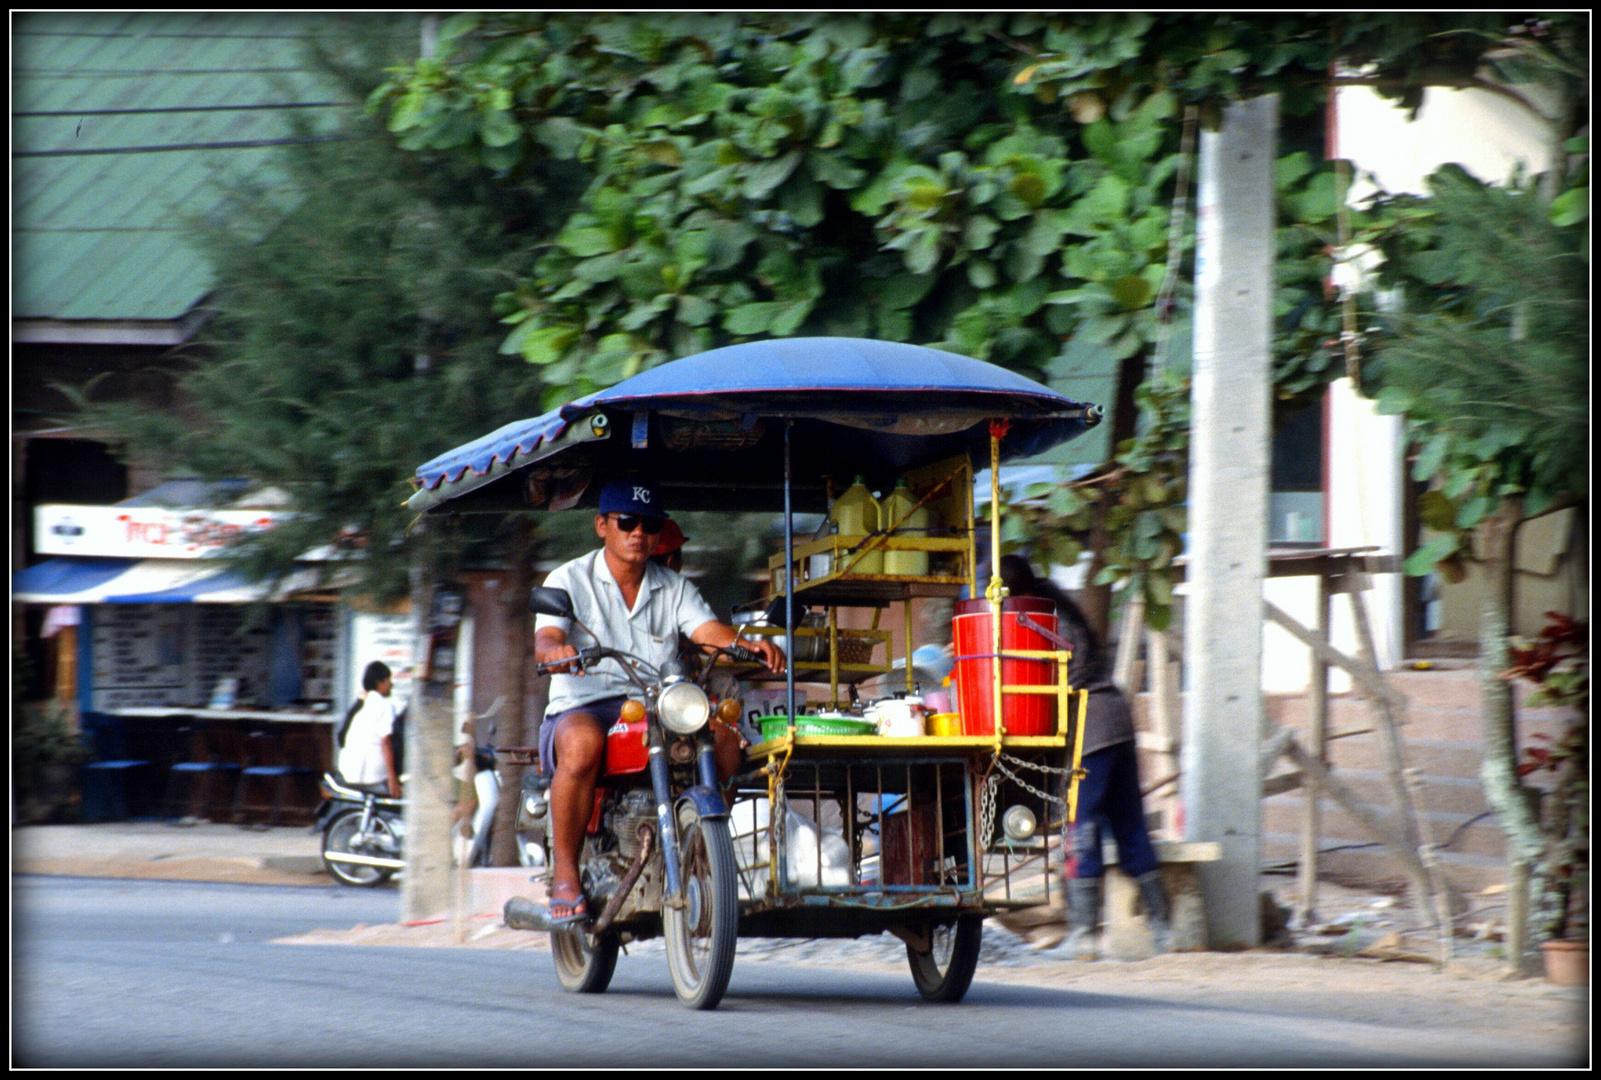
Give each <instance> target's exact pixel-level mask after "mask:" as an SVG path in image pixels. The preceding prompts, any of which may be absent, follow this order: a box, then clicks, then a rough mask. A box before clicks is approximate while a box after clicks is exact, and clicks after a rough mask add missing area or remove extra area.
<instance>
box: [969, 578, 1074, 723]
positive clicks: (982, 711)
mask: <svg viewBox="0 0 1601 1080" xmlns="http://www.w3.org/2000/svg"><path fill="white" fill-rule="evenodd" d="M1020 611H1021V612H1027V613H1028V617H1029V620H1030V621H1032V622H1036V623H1038V624H1039V625H1041V626H1043V627H1045V628H1046V629H1047V630H1049V631H1051V632H1052V633H1053V634H1054V633H1056V605H1055V604H1053V603H1051V602H1050V601H1049V600H1044V599H1041V598H1039V597H1034V596H1009V597H1007V598H1006V599H1005V600H1004V601H1002V603H1001V653H1002V654H1003V655H1002V658H1001V685H1002V686H1052V685H1054V684H1055V682H1056V665H1055V664H1054V663H1053V662H1052V661H1050V660H1010V659H1007V658H1006V657H1005V655H1004V654H1005V653H1008V652H1012V651H1013V650H1017V649H1027V650H1035V649H1038V650H1051V649H1055V648H1056V646H1055V645H1054V644H1052V643H1051V642H1050V641H1049V640H1048V639H1047V638H1046V637H1045V636H1044V635H1043V634H1040V633H1038V632H1036V631H1034V630H1030V629H1028V628H1027V627H1025V626H1020V625H1018V622H1017V613H1018V612H1020ZM951 631H952V637H953V638H954V640H955V646H956V668H955V671H954V673H953V677H954V681H955V683H956V708H957V711H958V712H960V713H961V714H962V733H963V734H964V735H993V734H995V717H994V713H995V685H994V683H993V682H992V681H991V680H992V676H993V674H994V671H995V666H994V665H995V662H994V660H993V655H994V653H995V638H994V630H993V629H992V627H991V624H990V602H989V601H988V600H986V599H983V598H982V597H981V598H979V599H976V600H959V601H957V603H956V616H955V618H953V619H952V620H951ZM1001 712H1002V717H1003V721H1004V724H1003V733H1004V734H1007V735H1050V734H1053V733H1054V732H1055V731H1056V699H1055V698H1054V697H1052V696H1051V695H1049V694H1004V695H1002V700H1001Z"/></svg>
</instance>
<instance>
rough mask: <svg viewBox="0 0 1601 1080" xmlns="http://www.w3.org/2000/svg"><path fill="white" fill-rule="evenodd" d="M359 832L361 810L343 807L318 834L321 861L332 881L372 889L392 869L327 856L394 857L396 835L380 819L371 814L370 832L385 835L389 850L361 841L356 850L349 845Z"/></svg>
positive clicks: (387, 876) (397, 840) (384, 880)
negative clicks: (319, 834)
mask: <svg viewBox="0 0 1601 1080" xmlns="http://www.w3.org/2000/svg"><path fill="white" fill-rule="evenodd" d="M360 831H361V811H360V810H346V811H344V812H343V813H341V814H339V815H338V816H337V817H335V818H334V819H333V820H332V821H330V822H329V823H328V828H326V829H324V830H323V834H322V864H323V865H324V866H326V867H327V868H328V872H329V873H330V874H332V875H333V876H334V880H335V881H338V882H339V883H340V884H343V885H357V886H364V887H367V888H373V887H375V886H378V885H382V884H383V883H384V882H386V881H388V880H389V879H390V877H391V876H393V875H394V871H393V870H391V869H389V868H388V867H383V866H361V865H359V864H357V863H342V862H335V861H333V860H332V859H330V858H328V856H329V854H330V853H332V854H335V855H375V856H379V857H387V858H395V857H397V854H396V853H398V852H399V851H400V841H399V839H397V838H396V836H395V833H394V830H393V829H391V828H390V827H389V823H388V822H387V821H385V820H384V819H383V818H381V817H379V816H378V815H376V814H374V815H373V818H372V835H374V836H379V837H384V838H386V839H387V840H388V841H389V843H390V845H391V850H389V851H384V850H382V849H381V848H380V847H378V846H377V845H373V844H363V845H361V849H360V850H358V849H357V847H356V846H355V845H354V844H353V840H354V839H355V837H356V834H357V833H359V832H360Z"/></svg>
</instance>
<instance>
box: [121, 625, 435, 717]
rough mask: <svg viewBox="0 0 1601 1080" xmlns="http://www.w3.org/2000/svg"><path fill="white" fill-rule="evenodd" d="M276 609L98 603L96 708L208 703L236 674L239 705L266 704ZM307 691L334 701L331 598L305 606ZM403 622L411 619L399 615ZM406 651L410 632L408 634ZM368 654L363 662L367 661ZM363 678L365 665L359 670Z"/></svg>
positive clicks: (306, 695) (336, 649) (337, 636)
mask: <svg viewBox="0 0 1601 1080" xmlns="http://www.w3.org/2000/svg"><path fill="white" fill-rule="evenodd" d="M278 614H279V613H278V612H272V613H268V614H261V613H260V612H259V611H258V612H257V613H256V615H255V617H254V619H252V618H251V609H250V608H249V607H247V606H244V605H234V604H100V605H97V606H96V607H95V609H94V616H93V627H94V632H93V661H92V665H91V672H92V677H93V686H94V708H95V709H123V708H133V707H139V706H156V707H172V708H186V709H187V708H203V707H205V706H206V705H207V704H208V703H209V702H210V700H211V695H212V692H213V691H214V690H215V689H216V687H217V683H218V682H219V681H221V680H222V679H236V680H238V688H237V691H236V695H235V701H236V703H237V704H238V705H239V706H241V707H244V706H249V705H257V704H264V703H265V702H266V700H267V696H268V685H269V657H270V655H271V644H272V640H273V626H274V621H275V619H276V618H277V617H278ZM299 616H300V623H301V626H300V631H301V632H300V641H301V657H300V659H301V691H300V696H301V698H302V699H303V700H306V701H332V700H333V696H334V687H335V683H336V672H337V670H338V665H339V656H340V650H341V648H342V645H343V642H342V637H343V634H342V633H341V631H342V625H341V624H342V620H341V619H340V618H339V610H338V608H337V606H336V605H333V604H310V605H306V606H304V607H302V608H300V609H299ZM399 618H400V620H401V622H402V623H403V624H404V626H405V627H408V628H409V626H410V621H409V620H408V619H405V618H404V617H399ZM402 638H403V642H404V655H405V657H406V658H407V659H406V660H403V661H402V662H401V663H400V664H398V665H396V664H394V663H393V662H392V661H390V660H389V659H388V658H387V657H388V655H390V654H391V653H392V652H393V650H392V649H391V650H388V651H387V652H386V653H385V655H382V656H378V655H375V656H374V657H373V658H374V659H383V660H385V662H386V663H389V664H390V666H391V667H395V669H396V676H397V677H396V680H395V682H396V686H397V691H398V689H399V686H400V683H401V678H400V672H401V670H402V669H404V668H405V667H406V666H407V663H408V662H409V657H410V636H409V634H403V635H402ZM365 662H366V661H365V660H363V661H362V663H363V664H365ZM357 678H358V679H359V678H360V671H359V670H358V671H357Z"/></svg>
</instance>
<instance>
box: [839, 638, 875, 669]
mask: <svg viewBox="0 0 1601 1080" xmlns="http://www.w3.org/2000/svg"><path fill="white" fill-rule="evenodd" d="M877 644H878V642H876V641H874V640H873V639H872V638H863V637H848V636H846V635H845V634H841V635H839V662H840V663H842V664H871V663H872V662H873V647H874V646H875V645H877Z"/></svg>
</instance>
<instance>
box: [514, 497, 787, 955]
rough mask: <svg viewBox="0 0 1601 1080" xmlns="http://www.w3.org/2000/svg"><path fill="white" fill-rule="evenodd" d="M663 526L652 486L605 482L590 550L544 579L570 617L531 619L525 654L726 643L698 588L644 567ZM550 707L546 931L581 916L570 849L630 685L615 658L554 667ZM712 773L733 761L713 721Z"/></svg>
mask: <svg viewBox="0 0 1601 1080" xmlns="http://www.w3.org/2000/svg"><path fill="white" fill-rule="evenodd" d="M666 520H667V514H666V512H665V511H664V510H663V509H662V507H661V500H660V498H659V496H658V493H657V491H656V489H655V487H654V486H653V485H651V484H647V483H639V482H626V483H615V484H610V485H608V486H607V487H606V488H605V489H603V490H602V491H601V494H600V509H599V512H598V513H596V514H595V535H596V536H598V537H600V539H601V540H602V541H603V543H604V546H603V547H602V548H601V549H600V550H599V551H594V552H591V553H590V554H588V555H583V556H580V557H579V558H576V559H574V560H572V561H571V562H568V563H564V564H563V565H561V566H559V567H557V568H556V569H555V570H554V571H552V572H551V574H550V576H549V577H548V578H546V579H545V585H546V587H548V588H556V589H565V590H567V593H568V595H569V596H571V597H572V602H573V613H574V614H575V615H576V616H577V621H578V622H581V623H583V624H584V625H585V626H588V627H590V628H591V629H593V630H594V631H595V633H596V634H597V635H599V637H600V640H598V641H596V640H591V639H590V637H589V635H588V634H587V633H585V632H584V630H583V629H582V628H581V627H578V626H576V625H573V623H572V621H571V620H567V619H558V618H553V617H551V616H548V615H541V616H540V617H539V619H538V622H537V623H536V624H535V627H536V629H535V632H534V656H535V659H536V660H537V661H538V662H539V663H542V664H548V663H552V662H554V661H560V660H564V659H567V658H569V657H572V656H576V655H577V654H578V650H579V649H581V648H585V647H587V646H590V645H602V646H606V647H608V648H613V649H618V650H620V651H623V652H628V653H632V654H634V655H635V656H638V657H640V658H642V659H643V660H645V661H646V662H647V663H650V664H652V665H658V666H659V665H660V664H662V663H663V662H665V661H667V660H670V659H672V658H673V657H674V656H676V655H677V652H678V635H679V634H680V633H682V634H683V635H684V636H685V637H687V638H689V640H690V641H692V642H695V643H696V644H698V645H709V646H727V645H732V644H734V641H735V638H736V634H735V631H734V628H733V627H731V626H728V625H727V624H725V623H723V622H720V621H718V619H717V617H716V615H714V614H713V613H712V609H711V608H710V607H709V606H708V605H707V604H706V601H705V600H704V599H702V598H701V595H700V591H699V590H698V589H696V588H695V586H694V585H693V584H692V583H691V582H690V581H689V580H688V579H687V578H685V577H683V576H682V575H680V574H678V573H676V572H674V571H672V570H669V569H667V567H665V566H662V565H660V564H659V563H653V562H652V561H651V558H650V557H651V554H652V552H654V551H655V550H656V545H657V542H658V538H659V537H660V535H661V532H662V528H663V526H664V524H665V522H666ZM741 644H743V645H744V646H745V647H746V648H748V649H751V650H752V651H754V652H756V653H758V654H760V655H761V657H762V660H763V662H764V663H766V664H767V666H768V668H769V669H771V670H772V671H774V672H781V671H783V670H784V652H783V650H782V649H780V648H779V647H778V646H777V645H775V644H774V643H772V642H770V641H766V640H764V639H758V640H749V639H747V640H745V641H743V642H741ZM555 670H556V672H557V674H555V675H554V676H553V677H552V678H551V685H550V704H549V705H548V706H547V707H546V709H545V721H544V724H543V725H542V726H541V727H540V731H539V756H540V762H541V763H542V766H543V767H544V768H545V769H546V770H547V772H551V773H553V775H554V779H553V780H552V782H551V786H550V797H549V798H550V847H551V886H550V915H551V921H552V923H553V924H555V925H561V924H564V923H571V922H576V921H580V920H582V919H584V918H587V916H588V911H587V909H586V905H585V903H584V896H583V891H582V887H581V885H580V882H579V876H578V852H579V850H580V849H581V848H582V846H583V843H584V830H585V827H586V826H587V825H588V823H589V815H590V812H591V808H592V807H593V806H594V801H595V782H596V779H597V777H598V776H599V774H600V769H601V765H602V763H603V762H604V759H605V753H606V731H607V729H608V728H610V727H611V726H612V725H613V724H615V723H616V722H617V721H618V718H619V716H620V714H621V711H622V705H623V702H624V701H626V700H627V698H628V695H629V693H630V690H631V688H632V685H633V684H632V683H631V682H629V681H628V678H627V676H626V675H625V674H624V672H623V667H622V665H621V664H619V663H618V662H617V661H616V660H605V661H602V662H601V663H599V664H596V665H595V666H594V667H592V668H590V670H589V671H588V672H587V673H583V674H577V673H570V672H571V671H572V668H571V666H570V665H569V666H566V667H561V668H557V669H555ZM713 734H714V736H715V737H716V759H717V771H718V774H719V775H720V776H721V777H723V778H725V779H726V778H727V777H729V776H732V775H733V774H734V772H735V771H737V770H738V768H739V766H740V763H741V761H742V759H743V751H742V750H741V748H740V745H739V735H738V733H737V732H735V731H734V730H733V729H731V728H728V727H727V726H726V725H723V724H720V723H717V722H716V721H713Z"/></svg>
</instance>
